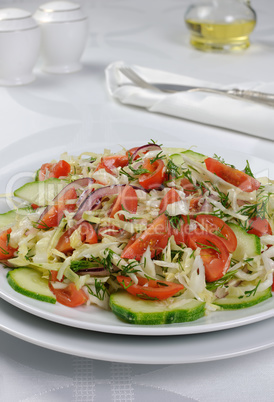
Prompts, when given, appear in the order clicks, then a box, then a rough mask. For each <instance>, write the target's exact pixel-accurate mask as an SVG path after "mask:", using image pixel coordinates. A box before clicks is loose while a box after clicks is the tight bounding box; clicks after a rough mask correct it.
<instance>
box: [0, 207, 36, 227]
mask: <svg viewBox="0 0 274 402" xmlns="http://www.w3.org/2000/svg"><path fill="white" fill-rule="evenodd" d="M42 210H43V209H42V208H41V209H40V208H39V209H36V210H33V209H32V208H31V207H26V208H18V209H12V210H11V211H8V212H5V213H3V214H0V229H2V228H4V227H11V226H12V225H13V224H14V223H15V222H16V221H17V220H20V219H22V218H24V217H25V216H27V215H28V216H29V215H31V214H36V213H38V212H41V211H42Z"/></svg>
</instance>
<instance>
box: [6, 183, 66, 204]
mask: <svg viewBox="0 0 274 402" xmlns="http://www.w3.org/2000/svg"><path fill="white" fill-rule="evenodd" d="M67 184H68V181H67V180H60V179H47V180H45V181H32V182H30V183H26V184H24V185H23V186H22V187H20V188H18V189H17V190H15V191H14V195H15V196H16V197H19V198H22V199H23V200H25V201H28V202H30V203H31V204H36V205H39V206H40V207H44V206H46V205H48V204H49V203H50V202H51V201H52V200H53V199H54V198H55V197H56V196H57V194H59V193H60V191H61V190H62V189H63V188H64V187H65V186H66V185H67Z"/></svg>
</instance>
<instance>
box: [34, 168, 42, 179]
mask: <svg viewBox="0 0 274 402" xmlns="http://www.w3.org/2000/svg"><path fill="white" fill-rule="evenodd" d="M40 170H41V169H38V170H36V172H35V176H34V180H35V181H39V173H40Z"/></svg>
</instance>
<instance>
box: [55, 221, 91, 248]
mask: <svg viewBox="0 0 274 402" xmlns="http://www.w3.org/2000/svg"><path fill="white" fill-rule="evenodd" d="M79 226H80V235H81V241H82V242H83V243H88V244H95V243H98V237H97V234H96V232H95V230H94V229H93V226H92V224H91V223H89V222H86V221H85V222H82V223H81V224H80V225H77V226H75V227H73V228H70V229H68V230H67V231H66V232H65V233H64V234H62V236H61V237H60V239H59V241H58V243H57V245H56V247H55V248H56V250H58V251H60V252H61V253H64V254H67V253H70V252H72V251H73V248H72V247H71V244H70V236H71V235H72V233H73V232H74V231H75V230H76V229H77V228H78V227H79Z"/></svg>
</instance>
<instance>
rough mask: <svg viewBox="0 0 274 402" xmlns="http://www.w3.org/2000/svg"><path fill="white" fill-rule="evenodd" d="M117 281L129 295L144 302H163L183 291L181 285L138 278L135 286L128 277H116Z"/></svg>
mask: <svg viewBox="0 0 274 402" xmlns="http://www.w3.org/2000/svg"><path fill="white" fill-rule="evenodd" d="M117 281H118V282H119V283H120V285H122V287H123V288H124V289H125V290H126V291H127V292H128V293H130V294H132V295H134V296H137V297H139V298H140V299H146V300H165V299H168V298H169V297H171V296H174V295H175V294H176V293H178V292H179V291H181V290H183V289H184V286H183V285H181V284H177V283H173V282H168V281H157V280H154V279H146V278H142V277H138V284H135V283H134V282H133V281H132V280H131V278H129V277H128V276H122V275H118V276H117Z"/></svg>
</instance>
